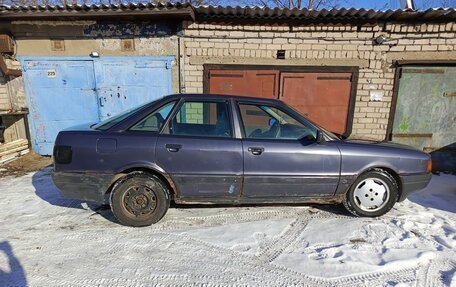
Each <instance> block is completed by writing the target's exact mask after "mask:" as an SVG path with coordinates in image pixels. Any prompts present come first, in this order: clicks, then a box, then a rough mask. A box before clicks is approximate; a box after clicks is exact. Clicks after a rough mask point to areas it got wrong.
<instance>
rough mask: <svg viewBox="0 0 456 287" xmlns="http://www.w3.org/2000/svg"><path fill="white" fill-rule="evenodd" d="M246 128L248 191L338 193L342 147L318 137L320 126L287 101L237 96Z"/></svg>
mask: <svg viewBox="0 0 456 287" xmlns="http://www.w3.org/2000/svg"><path fill="white" fill-rule="evenodd" d="M237 112H238V114H239V116H238V117H239V118H240V119H241V129H242V130H243V140H242V144H243V154H244V187H243V196H244V197H277V196H281V197H302V196H306V197H320V196H331V195H333V194H334V193H335V191H336V188H337V185H338V182H339V172H340V160H341V158H340V152H339V149H338V148H337V147H336V146H335V145H332V144H331V143H330V142H328V143H317V140H316V138H317V128H316V127H315V126H313V125H312V124H310V123H305V122H304V121H303V120H302V119H301V120H299V119H296V116H293V114H292V113H290V112H289V111H288V112H287V111H286V109H284V108H283V107H278V106H273V105H261V104H254V103H248V102H244V103H242V102H238V109H237Z"/></svg>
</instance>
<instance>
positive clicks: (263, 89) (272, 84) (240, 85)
mask: <svg viewBox="0 0 456 287" xmlns="http://www.w3.org/2000/svg"><path fill="white" fill-rule="evenodd" d="M209 79H210V84H209V92H210V93H211V94H224V95H234V96H251V97H259V98H275V99H277V97H278V94H279V89H278V87H279V71H272V70H211V71H210V72H209Z"/></svg>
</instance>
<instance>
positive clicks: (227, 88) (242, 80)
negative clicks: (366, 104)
mask: <svg viewBox="0 0 456 287" xmlns="http://www.w3.org/2000/svg"><path fill="white" fill-rule="evenodd" d="M208 77H209V82H208V87H206V91H208V92H209V93H213V94H226V95H241V96H253V97H261V98H273V99H278V98H280V99H281V100H283V101H284V102H286V103H287V104H289V105H291V106H292V107H294V108H295V109H297V110H298V111H299V112H301V113H302V114H304V115H306V116H307V117H308V118H310V119H311V120H312V121H314V122H316V123H318V124H319V125H321V126H322V127H324V128H326V129H328V130H330V131H332V132H336V133H339V134H345V135H348V133H349V132H350V129H349V128H347V126H348V124H349V123H347V121H348V120H349V119H348V115H349V110H350V95H351V86H352V82H351V78H352V74H351V73H321V72H318V73H317V72H284V71H280V70H279V68H277V70H239V69H236V70H225V69H210V70H209V71H208Z"/></svg>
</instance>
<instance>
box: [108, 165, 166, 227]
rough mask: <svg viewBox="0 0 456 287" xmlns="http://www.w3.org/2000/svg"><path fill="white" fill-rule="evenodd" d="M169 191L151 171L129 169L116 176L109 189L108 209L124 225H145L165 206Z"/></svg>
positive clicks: (160, 212) (164, 211) (162, 211)
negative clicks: (131, 170) (122, 174)
mask: <svg viewBox="0 0 456 287" xmlns="http://www.w3.org/2000/svg"><path fill="white" fill-rule="evenodd" d="M169 201H170V199H169V191H168V189H167V188H166V186H165V185H164V184H163V183H162V182H161V180H160V179H159V178H158V177H156V176H154V175H151V174H147V173H143V172H133V173H130V174H128V175H126V176H125V177H123V178H122V179H120V180H119V181H118V182H117V183H116V185H115V186H114V188H113V190H112V193H111V200H110V203H111V210H112V212H113V213H114V216H115V217H116V218H117V220H118V221H119V222H120V223H121V224H123V225H128V226H136V227H139V226H148V225H151V224H154V223H156V222H158V221H159V220H160V219H161V218H162V217H163V216H164V215H165V213H166V211H167V210H168V207H169Z"/></svg>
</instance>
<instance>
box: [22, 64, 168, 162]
mask: <svg viewBox="0 0 456 287" xmlns="http://www.w3.org/2000/svg"><path fill="white" fill-rule="evenodd" d="M172 59H173V58H172V57H131V58H130V57H105V58H98V59H92V58H58V57H55V58H41V57H28V58H23V59H21V61H22V68H23V71H24V83H25V92H26V96H27V101H28V105H29V110H30V128H31V134H32V143H33V145H34V149H35V151H36V152H37V153H38V154H41V155H51V154H52V149H53V145H54V141H55V138H56V136H57V134H58V132H59V131H61V130H62V129H65V128H68V127H70V126H74V125H78V124H83V123H88V122H97V121H99V120H103V119H106V118H108V117H110V116H114V115H116V114H118V113H120V112H122V111H124V110H126V109H129V108H132V107H134V106H137V105H140V104H143V103H146V102H149V101H152V100H155V99H157V98H160V97H162V96H164V95H166V94H169V93H171V69H170V66H171V65H170V64H171V61H172Z"/></svg>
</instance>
